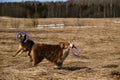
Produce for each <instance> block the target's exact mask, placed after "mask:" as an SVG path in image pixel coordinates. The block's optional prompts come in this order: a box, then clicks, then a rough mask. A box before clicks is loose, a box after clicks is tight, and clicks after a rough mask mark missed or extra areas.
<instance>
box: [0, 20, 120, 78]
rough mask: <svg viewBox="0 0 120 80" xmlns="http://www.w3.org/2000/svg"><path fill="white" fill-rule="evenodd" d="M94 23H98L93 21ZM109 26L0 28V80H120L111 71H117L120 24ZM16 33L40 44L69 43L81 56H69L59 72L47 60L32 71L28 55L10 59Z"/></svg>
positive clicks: (15, 43) (118, 64)
mask: <svg viewBox="0 0 120 80" xmlns="http://www.w3.org/2000/svg"><path fill="white" fill-rule="evenodd" d="M44 20H46V21H49V19H44ZM53 20H54V19H53ZM56 20H57V19H56ZM67 20H69V19H67ZM71 20H72V19H71ZM97 20H99V19H96V20H95V21H96V22H97ZM100 20H101V21H102V20H104V19H100ZM110 20H111V21H112V20H116V19H110ZM58 21H59V19H58ZM83 21H84V22H85V21H90V20H89V19H83ZM61 22H62V21H61ZM3 24H4V25H6V24H5V23H2V25H3ZM91 24H95V22H94V23H91ZM101 24H102V23H101ZM95 25H98V24H97V23H96V24H95ZM117 25H118V24H117ZM100 26H102V25H100ZM110 26H111V24H108V26H106V27H105V26H104V27H92V28H41V29H35V28H16V29H9V28H1V29H0V80H116V79H117V80H119V78H118V77H119V71H117V72H114V71H116V70H120V24H119V26H111V27H110ZM18 31H26V32H28V34H29V37H30V38H31V39H32V40H34V41H35V42H40V43H50V44H57V43H58V42H60V41H72V42H73V43H74V44H75V45H76V46H77V48H79V49H80V51H81V54H80V56H79V57H75V56H73V55H72V54H71V53H70V55H69V56H68V58H67V59H66V61H65V63H64V69H62V70H56V69H53V64H52V63H50V62H48V61H47V60H43V61H42V62H41V63H40V64H39V65H38V66H36V67H31V64H30V62H29V57H28V56H27V54H25V53H24V54H23V55H21V56H16V57H12V55H13V54H15V51H16V50H17V47H18V42H17V41H16V39H15V36H16V33H17V32H18ZM111 75H112V77H111ZM116 75H117V76H116ZM115 77H116V78H115Z"/></svg>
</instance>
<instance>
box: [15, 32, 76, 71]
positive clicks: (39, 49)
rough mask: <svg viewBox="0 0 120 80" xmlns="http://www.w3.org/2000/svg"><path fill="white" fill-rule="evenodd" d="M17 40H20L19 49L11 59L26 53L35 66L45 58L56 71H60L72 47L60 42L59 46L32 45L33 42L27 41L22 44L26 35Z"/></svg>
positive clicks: (21, 35) (69, 44)
mask: <svg viewBox="0 0 120 80" xmlns="http://www.w3.org/2000/svg"><path fill="white" fill-rule="evenodd" d="M18 38H19V39H20V45H19V49H18V50H17V52H16V54H15V55H13V57H15V56H16V55H18V54H19V55H20V54H22V53H23V52H28V56H29V57H30V61H31V62H32V63H33V66H35V65H37V64H38V63H40V62H41V61H42V60H43V59H44V58H45V59H47V60H49V61H50V62H52V63H54V64H55V65H56V68H57V69H60V68H62V64H63V62H64V60H65V59H66V57H67V56H68V54H69V50H70V47H74V45H73V44H71V43H68V42H60V43H59V44H56V45H52V44H42V43H34V41H32V40H30V39H28V40H27V42H25V43H24V41H25V40H26V35H24V34H20V35H19V37H18Z"/></svg>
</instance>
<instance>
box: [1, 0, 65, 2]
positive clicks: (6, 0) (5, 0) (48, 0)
mask: <svg viewBox="0 0 120 80" xmlns="http://www.w3.org/2000/svg"><path fill="white" fill-rule="evenodd" d="M21 1H34V0H0V2H21ZM35 1H40V2H46V1H47V2H50V1H67V0H35Z"/></svg>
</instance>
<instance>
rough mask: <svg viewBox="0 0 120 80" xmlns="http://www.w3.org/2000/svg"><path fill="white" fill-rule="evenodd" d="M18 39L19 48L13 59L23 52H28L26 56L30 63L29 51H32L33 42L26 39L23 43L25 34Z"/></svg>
mask: <svg viewBox="0 0 120 80" xmlns="http://www.w3.org/2000/svg"><path fill="white" fill-rule="evenodd" d="M18 39H19V40H20V43H19V48H18V50H17V52H16V53H15V55H13V57H15V56H16V55H21V54H22V53H23V52H28V56H29V57H30V61H31V55H30V53H31V50H32V46H33V45H34V44H35V43H34V41H32V40H30V39H28V40H27V41H26V42H25V43H24V41H25V40H26V35H25V34H20V35H18Z"/></svg>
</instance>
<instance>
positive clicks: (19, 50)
mask: <svg viewBox="0 0 120 80" xmlns="http://www.w3.org/2000/svg"><path fill="white" fill-rule="evenodd" d="M21 50H22V48H20V49H18V50H17V52H16V54H15V55H13V57H15V56H16V55H18V54H19V52H20V51H21Z"/></svg>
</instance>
